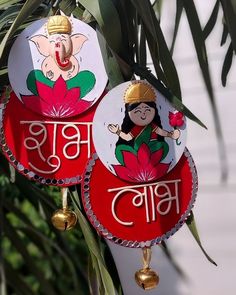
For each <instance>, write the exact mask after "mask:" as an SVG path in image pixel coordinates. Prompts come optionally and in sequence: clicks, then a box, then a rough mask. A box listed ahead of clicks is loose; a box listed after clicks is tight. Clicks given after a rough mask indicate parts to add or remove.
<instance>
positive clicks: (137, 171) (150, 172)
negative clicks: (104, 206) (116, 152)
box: [113, 143, 170, 182]
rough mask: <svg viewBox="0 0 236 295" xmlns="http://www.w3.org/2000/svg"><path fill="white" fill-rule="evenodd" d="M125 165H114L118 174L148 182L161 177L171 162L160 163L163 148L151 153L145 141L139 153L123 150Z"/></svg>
mask: <svg viewBox="0 0 236 295" xmlns="http://www.w3.org/2000/svg"><path fill="white" fill-rule="evenodd" d="M122 154H123V159H124V166H122V165H113V167H114V169H115V172H116V174H117V176H119V177H120V178H121V179H123V180H127V181H130V182H148V181H152V180H155V179H157V178H160V177H161V176H163V175H164V174H166V173H167V171H168V169H169V166H170V164H165V163H160V161H161V159H162V155H163V150H162V149H159V150H157V151H156V152H154V153H151V151H150V149H149V147H148V146H147V145H146V144H145V143H143V144H141V146H140V147H139V149H138V152H137V155H136V154H134V153H132V152H130V151H125V150H124V151H123V152H122Z"/></svg>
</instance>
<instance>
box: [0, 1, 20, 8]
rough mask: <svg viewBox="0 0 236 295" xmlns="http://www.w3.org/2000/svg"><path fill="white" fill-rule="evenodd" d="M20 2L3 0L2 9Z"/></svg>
mask: <svg viewBox="0 0 236 295" xmlns="http://www.w3.org/2000/svg"><path fill="white" fill-rule="evenodd" d="M19 2H20V1H19V0H1V1H0V10H2V9H7V8H8V7H10V6H11V5H14V4H16V3H19Z"/></svg>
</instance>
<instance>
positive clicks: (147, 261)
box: [142, 247, 152, 269]
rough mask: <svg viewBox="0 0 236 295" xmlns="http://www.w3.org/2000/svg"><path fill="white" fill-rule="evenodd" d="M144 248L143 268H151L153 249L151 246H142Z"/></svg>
mask: <svg viewBox="0 0 236 295" xmlns="http://www.w3.org/2000/svg"><path fill="white" fill-rule="evenodd" d="M142 250H143V268H144V269H148V268H150V267H149V266H150V262H151V257H152V250H151V248H150V247H145V248H142Z"/></svg>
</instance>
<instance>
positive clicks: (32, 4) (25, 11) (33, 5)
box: [0, 0, 43, 59]
mask: <svg viewBox="0 0 236 295" xmlns="http://www.w3.org/2000/svg"><path fill="white" fill-rule="evenodd" d="M42 2H43V0H38V1H32V0H27V1H26V2H25V4H24V6H23V7H22V9H21V10H20V12H19V14H18V16H17V17H16V19H15V20H14V22H13V24H12V25H11V27H10V29H9V30H8V32H7V34H6V35H5V37H4V38H3V40H2V42H1V44H0V59H1V58H2V54H3V51H4V48H5V46H6V43H7V41H8V39H9V38H10V37H11V36H12V35H13V34H14V33H15V31H16V30H17V28H18V27H19V26H20V25H21V24H22V23H23V22H24V21H25V20H26V19H27V17H28V16H30V15H31V14H32V13H33V12H34V11H35V10H36V9H37V8H38V7H39V5H40V4H41V3H42Z"/></svg>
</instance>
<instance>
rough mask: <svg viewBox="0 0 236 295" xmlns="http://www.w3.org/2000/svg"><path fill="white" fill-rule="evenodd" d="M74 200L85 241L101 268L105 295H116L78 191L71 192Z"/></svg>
mask: <svg viewBox="0 0 236 295" xmlns="http://www.w3.org/2000/svg"><path fill="white" fill-rule="evenodd" d="M70 193H71V197H72V200H73V202H74V205H75V208H76V214H77V216H78V221H79V224H80V227H81V230H82V232H83V235H84V238H85V241H86V243H87V245H88V248H89V251H90V252H91V253H92V254H93V255H94V256H95V257H96V259H97V263H98V267H99V270H100V275H101V279H102V282H103V286H104V290H105V295H115V294H116V292H115V288H114V284H113V282H112V279H111V276H110V274H109V273H108V271H107V269H106V266H105V262H104V259H103V257H102V255H101V253H100V248H99V245H98V243H97V241H96V239H95V237H94V233H93V231H92V229H91V227H90V225H89V223H88V221H87V219H86V218H85V217H84V215H83V213H82V212H81V204H80V200H79V195H78V193H77V191H73V192H70Z"/></svg>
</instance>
